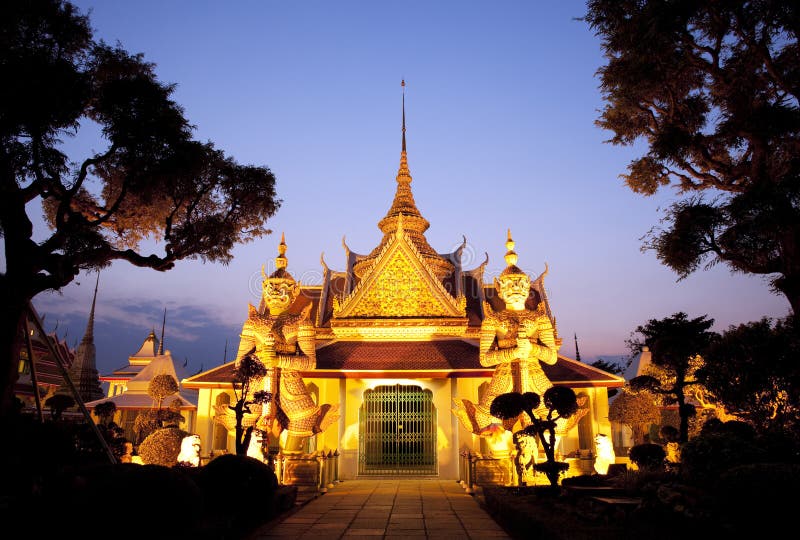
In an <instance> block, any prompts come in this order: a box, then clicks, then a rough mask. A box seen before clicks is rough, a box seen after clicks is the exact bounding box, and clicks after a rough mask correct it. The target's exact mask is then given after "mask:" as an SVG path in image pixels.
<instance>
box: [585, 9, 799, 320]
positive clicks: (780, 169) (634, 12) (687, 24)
mask: <svg viewBox="0 0 800 540" xmlns="http://www.w3.org/2000/svg"><path fill="white" fill-rule="evenodd" d="M587 6H588V12H587V15H586V16H585V20H586V21H587V22H588V24H589V25H590V27H591V28H592V29H593V30H594V31H595V33H596V34H597V35H598V36H599V37H600V38H601V40H602V47H603V50H604V52H605V56H606V58H607V63H606V64H605V65H604V66H602V67H601V68H600V69H599V71H598V73H599V76H600V81H601V89H602V92H603V95H604V99H605V103H606V105H605V107H604V108H603V110H602V113H601V116H600V118H599V119H598V121H597V124H598V125H599V126H600V127H602V128H605V129H607V130H610V131H611V132H612V133H613V136H612V138H611V139H610V142H611V143H613V144H616V145H625V146H629V145H633V144H635V143H636V142H638V141H641V140H643V141H645V142H646V143H647V153H646V154H645V155H643V156H641V157H639V158H636V159H634V160H633V161H632V162H631V163H630V165H629V166H628V171H627V173H626V174H623V175H622V177H623V178H624V180H625V182H626V184H627V185H628V187H629V188H631V189H632V190H633V191H634V192H636V193H640V194H643V195H652V194H654V193H656V191H658V190H659V189H660V188H662V187H666V186H670V185H672V186H674V187H675V188H676V189H677V190H678V192H679V193H681V194H683V195H685V196H686V198H684V199H682V200H680V201H679V202H676V203H675V204H674V205H672V206H671V207H670V208H669V209H667V210H666V212H665V215H664V217H663V219H662V226H659V227H656V228H654V229H652V230H651V231H650V233H649V234H648V235H647V236H646V240H645V244H644V246H643V249H652V250H655V252H656V254H657V256H658V258H659V259H660V260H661V261H662V262H663V263H664V264H666V265H667V266H669V267H670V268H672V269H673V270H674V271H676V272H677V273H678V275H679V276H680V278H684V277H686V276H687V275H689V274H690V273H692V272H694V271H695V270H697V269H698V268H699V267H700V266H701V265H706V266H707V265H713V264H715V263H718V262H723V263H725V264H727V265H728V266H729V267H730V268H731V269H732V270H733V271H739V272H745V273H752V274H761V275H768V276H770V278H771V283H772V286H773V288H774V290H775V291H776V292H780V293H782V294H784V295H785V296H786V298H787V299H788V300H789V303H790V304H791V306H792V309H793V310H794V312H795V313H797V312H798V310H799V309H800V160H798V159H797V156H798V152H800V108H799V107H798V100H799V99H800V69H798V68H797V66H798V65H799V64H800V49H799V48H798V40H797V38H798V36H797V34H798V29H800V9H798V7H797V6H796V5H795V4H794V3H792V2H782V1H778V0H766V1H761V2H751V1H746V0H730V1H726V2H717V1H711V0H698V1H695V0H692V1H677V2H662V1H657V0H645V1H639V0H590V1H589V2H588V4H587Z"/></svg>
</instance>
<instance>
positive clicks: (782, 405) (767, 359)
mask: <svg viewBox="0 0 800 540" xmlns="http://www.w3.org/2000/svg"><path fill="white" fill-rule="evenodd" d="M799 330H800V329H798V327H797V318H796V317H789V318H787V319H784V320H778V321H772V320H770V319H768V318H763V319H761V320H760V321H755V322H750V323H747V324H740V325H738V326H731V327H729V328H728V330H727V331H725V332H724V333H723V334H722V336H720V338H719V339H717V340H715V341H714V343H713V344H712V345H711V346H710V348H709V349H708V351H707V352H706V354H705V355H704V358H705V365H704V366H703V367H702V368H701V369H699V370H698V372H697V378H698V380H700V381H702V383H703V384H704V385H705V386H706V387H707V388H708V389H709V390H710V391H711V392H712V393H713V394H714V396H715V397H716V398H717V399H718V400H719V401H721V402H722V403H723V404H724V406H725V408H726V410H728V411H729V412H731V413H732V414H734V415H736V416H737V417H739V418H742V419H745V420H747V421H749V422H751V423H752V424H753V425H754V426H755V427H756V428H757V429H758V430H759V431H760V432H764V431H767V430H769V429H772V428H778V429H781V430H785V431H789V432H792V431H796V430H798V429H800V366H798V358H800V338H799V337H798V336H799V335H800V333H799V332H798V331H799Z"/></svg>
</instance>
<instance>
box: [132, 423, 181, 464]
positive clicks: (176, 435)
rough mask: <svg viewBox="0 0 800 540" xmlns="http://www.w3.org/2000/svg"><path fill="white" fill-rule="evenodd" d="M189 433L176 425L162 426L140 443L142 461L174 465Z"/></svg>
mask: <svg viewBox="0 0 800 540" xmlns="http://www.w3.org/2000/svg"><path fill="white" fill-rule="evenodd" d="M187 435H188V433H186V432H185V431H183V430H182V429H178V428H176V427H168V428H161V429H157V430H155V431H154V432H153V433H151V434H150V435H148V436H147V438H146V439H145V440H143V441H142V444H140V445H139V456H140V457H141V458H142V462H143V463H145V464H149V465H162V466H164V467H172V466H174V465H177V463H178V454H180V453H181V441H183V438H184V437H186V436H187Z"/></svg>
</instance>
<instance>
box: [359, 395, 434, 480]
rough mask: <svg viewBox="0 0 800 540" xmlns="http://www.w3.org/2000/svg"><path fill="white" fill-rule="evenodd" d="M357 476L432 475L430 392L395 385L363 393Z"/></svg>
mask: <svg viewBox="0 0 800 540" xmlns="http://www.w3.org/2000/svg"><path fill="white" fill-rule="evenodd" d="M359 435H360V436H359V441H360V442H359V454H358V474H359V475H435V474H437V472H438V471H437V461H436V409H435V408H434V406H433V393H432V392H431V391H430V390H423V389H422V388H420V387H419V386H411V385H403V384H394V385H384V386H378V387H376V388H375V389H373V390H367V391H366V392H364V403H363V404H362V405H361V409H360V411H359Z"/></svg>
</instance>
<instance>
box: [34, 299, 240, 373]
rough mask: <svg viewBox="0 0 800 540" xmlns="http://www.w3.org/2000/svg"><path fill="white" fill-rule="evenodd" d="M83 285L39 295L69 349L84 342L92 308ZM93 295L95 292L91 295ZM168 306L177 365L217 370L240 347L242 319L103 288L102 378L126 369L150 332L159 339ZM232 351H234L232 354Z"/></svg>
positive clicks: (40, 306)
mask: <svg viewBox="0 0 800 540" xmlns="http://www.w3.org/2000/svg"><path fill="white" fill-rule="evenodd" d="M86 292H87V290H86V289H84V288H83V287H79V286H74V287H68V288H67V289H65V292H64V293H62V294H58V293H49V294H42V295H39V296H38V297H37V298H36V299H35V300H34V305H35V306H36V309H37V310H38V311H39V314H40V315H42V316H44V318H45V328H46V330H47V331H49V332H52V331H55V332H56V334H57V335H58V336H59V338H61V339H65V340H66V341H67V344H68V345H70V346H71V347H74V346H76V345H77V343H79V342H80V340H81V339H82V337H83V335H84V333H85V331H86V324H87V321H88V317H89V310H90V308H91V296H90V294H89V295H87V294H86ZM88 292H89V293H91V291H88ZM164 308H166V310H167V313H166V326H165V329H164V348H165V350H169V351H170V352H171V353H172V356H173V357H174V358H175V359H176V360H177V361H187V360H188V362H187V364H188V369H189V372H190V373H194V372H196V371H197V370H199V369H200V366H201V365H202V366H203V369H209V368H210V367H214V366H217V365H219V364H221V363H222V362H223V360H224V359H225V347H226V340H227V342H228V344H227V349H228V360H230V359H232V355H233V354H234V353H235V350H236V347H237V346H238V333H239V330H240V328H241V324H242V321H240V320H232V319H230V318H228V317H227V316H226V314H225V313H224V312H222V311H221V310H219V309H218V308H216V307H213V306H211V305H209V304H206V305H199V304H193V303H191V302H188V303H187V302H178V301H176V300H169V301H166V302H164V301H162V300H160V299H159V298H156V297H151V298H144V297H141V296H137V297H135V298H131V297H126V296H116V295H114V294H113V292H112V293H108V294H104V293H103V291H102V290H101V292H100V295H99V297H98V301H97V306H96V308H95V325H94V341H95V345H96V347H97V368H98V370H99V371H100V373H101V374H103V375H105V374H109V373H110V372H111V371H113V370H115V369H117V368H119V367H122V366H124V365H125V364H126V363H127V360H128V356H130V355H132V354H134V353H136V351H138V350H139V348H140V347H141V345H142V343H143V342H144V340H145V339H146V338H147V336H148V334H149V333H150V332H151V331H154V332H155V333H156V336H157V337H158V338H159V339H161V327H162V321H163V320H164ZM232 351H233V352H232Z"/></svg>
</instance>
